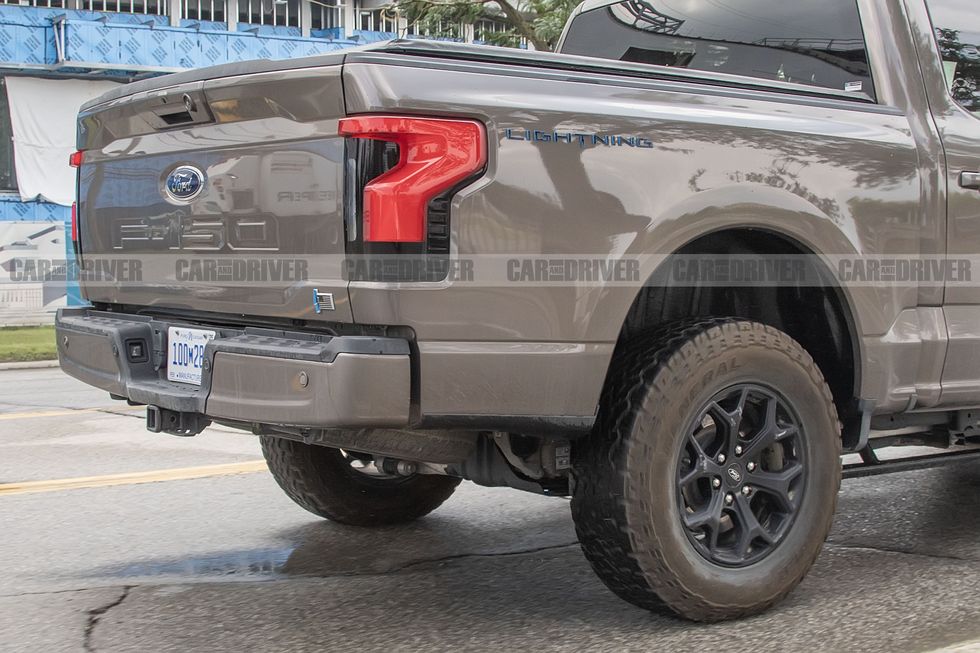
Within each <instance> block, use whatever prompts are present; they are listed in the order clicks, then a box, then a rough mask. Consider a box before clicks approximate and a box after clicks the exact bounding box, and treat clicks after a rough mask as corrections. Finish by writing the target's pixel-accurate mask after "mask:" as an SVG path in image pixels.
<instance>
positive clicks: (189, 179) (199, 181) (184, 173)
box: [164, 166, 204, 202]
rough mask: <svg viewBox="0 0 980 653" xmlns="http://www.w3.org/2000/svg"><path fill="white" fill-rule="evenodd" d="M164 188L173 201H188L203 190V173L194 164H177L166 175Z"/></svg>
mask: <svg viewBox="0 0 980 653" xmlns="http://www.w3.org/2000/svg"><path fill="white" fill-rule="evenodd" d="M164 189H165V190H166V191H167V196H168V197H169V198H170V199H172V200H174V201H175V202H190V201H191V200H192V199H194V198H195V197H197V196H198V195H200V194H201V191H202V190H204V173H203V172H201V171H200V170H198V169H197V168H195V167H194V166H178V167H176V168H174V169H173V170H171V171H170V174H169V175H167V180H166V182H165V184H164Z"/></svg>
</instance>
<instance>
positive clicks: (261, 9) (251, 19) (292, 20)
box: [238, 0, 299, 27]
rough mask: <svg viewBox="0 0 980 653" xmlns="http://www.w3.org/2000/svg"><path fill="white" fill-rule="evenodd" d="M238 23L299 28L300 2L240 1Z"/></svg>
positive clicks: (296, 0)
mask: <svg viewBox="0 0 980 653" xmlns="http://www.w3.org/2000/svg"><path fill="white" fill-rule="evenodd" d="M238 21H239V22H240V23H252V24H253V25H278V26H280V27H299V0H238Z"/></svg>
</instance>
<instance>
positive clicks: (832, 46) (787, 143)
mask: <svg viewBox="0 0 980 653" xmlns="http://www.w3.org/2000/svg"><path fill="white" fill-rule="evenodd" d="M978 45H980V13H978V12H977V11H976V6H975V4H974V0H819V1H817V0H806V1H804V2H796V3H787V2H776V1H775V0H744V1H742V2H738V3H731V2H711V3H704V2H695V1H694V0H671V1H670V2H669V3H668V2H665V1H661V0H615V1H613V2H610V1H609V0H587V1H586V2H585V3H584V4H582V5H581V6H580V7H578V9H577V10H576V11H575V12H574V14H573V16H572V17H571V19H570V20H569V22H568V24H567V26H566V28H565V33H564V35H563V36H562V39H561V42H560V46H559V48H558V52H556V53H542V52H533V51H526V50H520V49H512V50H511V49H503V48H492V47H481V46H472V45H464V44H456V43H445V42H425V41H416V40H396V41H391V42H387V43H383V44H379V45H375V46H371V47H367V48H363V49H355V50H351V51H346V52H338V53H331V54H328V55H323V56H318V57H314V58H307V59H297V60H292V61H284V62H271V61H259V62H249V63H242V64H232V65H225V66H217V67H213V68H206V69H202V70H194V71H189V72H183V73H178V74H174V75H169V76H161V77H156V78H151V79H145V80H140V81H137V82H135V83H132V84H129V85H123V86H120V88H118V89H116V90H113V91H110V92H109V93H107V94H106V95H104V96H102V97H101V98H99V99H97V100H95V101H93V102H91V103H89V104H87V105H85V106H84V107H83V108H82V111H81V114H80V116H79V119H78V152H77V153H76V154H74V155H73V156H72V162H73V164H74V165H76V166H77V167H78V202H77V207H76V210H75V211H74V212H73V216H74V218H73V233H74V234H75V247H76V250H77V253H78V256H79V257H80V260H81V262H82V269H83V271H87V272H92V274H90V275H87V276H85V275H83V281H82V285H83V292H84V295H85V297H86V298H87V300H88V301H89V302H90V305H89V306H86V307H82V308H66V309H63V310H61V311H60V313H59V314H58V317H57V338H58V351H59V356H60V361H61V365H62V367H63V369H64V370H65V371H66V372H67V373H68V374H70V375H72V376H75V377H77V378H79V379H81V380H83V381H85V382H87V383H89V384H91V385H93V386H97V387H99V388H102V389H105V390H106V391H108V392H109V393H111V395H112V396H113V397H115V398H117V399H119V400H128V401H129V402H130V403H132V404H138V405H146V406H147V427H148V429H149V430H150V431H154V432H165V433H170V434H176V435H183V436H189V435H196V434H198V433H200V432H201V431H202V430H203V429H204V428H206V427H207V426H208V425H209V424H211V423H218V424H223V425H228V426H232V427H236V428H240V429H242V430H243V431H247V432H251V433H252V434H255V435H257V436H258V437H259V438H260V439H261V445H262V450H263V452H264V454H265V456H266V459H267V460H268V464H269V468H270V470H271V472H272V474H273V475H274V476H275V478H276V480H277V481H278V482H279V484H280V485H281V486H282V488H283V490H285V492H286V493H287V494H288V495H289V496H290V497H291V498H292V499H293V500H294V501H295V502H296V503H298V504H299V505H300V506H302V507H303V508H306V509H307V510H309V511H311V512H313V513H315V514H317V515H320V516H323V517H325V518H328V519H331V520H334V521H337V522H341V523H345V524H353V525H358V526H364V527H371V526H380V525H386V524H392V523H398V522H405V521H409V520H413V519H416V518H419V517H421V516H423V515H425V514H427V513H429V512H430V511H432V510H434V509H436V508H437V507H438V506H439V505H440V504H441V503H442V502H443V501H445V500H446V499H447V498H448V497H449V496H450V495H451V494H452V493H453V491H454V489H455V488H456V486H457V485H458V484H459V483H460V481H461V480H463V479H465V480H470V481H473V482H476V483H478V484H482V485H486V486H498V487H511V488H517V489H522V490H527V491H532V492H539V493H544V494H549V495H555V496H566V497H571V512H572V517H573V519H574V523H575V527H576V531H577V533H578V536H579V539H580V542H581V546H582V549H583V551H584V553H585V556H586V557H587V558H588V560H589V562H590V563H591V565H592V566H593V568H594V569H595V571H596V573H597V574H598V576H599V577H600V578H601V579H602V581H603V582H604V583H605V584H606V585H607V586H608V587H609V588H610V589H611V590H612V591H613V592H615V593H616V594H618V595H619V596H620V597H622V598H623V599H625V600H626V601H629V602H631V603H633V604H635V605H637V606H641V607H643V608H647V609H650V610H655V611H661V612H666V613H669V614H674V615H679V616H682V617H686V618H689V619H694V620H701V621H714V620H721V619H727V618H735V617H740V616H745V615H749V614H754V613H757V612H760V611H762V610H764V609H766V608H768V607H769V606H772V605H773V604H775V603H776V602H778V601H779V600H780V599H782V598H783V597H785V596H786V595H787V594H788V593H789V592H790V591H791V590H792V589H793V588H794V586H796V585H797V584H798V583H799V582H800V580H801V579H802V578H803V576H804V575H805V573H806V572H807V571H808V569H809V568H810V567H811V565H812V564H813V562H814V560H815V559H816V557H817V555H818V553H819V552H820V550H821V548H822V546H823V542H824V541H825V539H826V536H827V534H828V531H829V529H830V527H831V522H832V519H833V515H834V510H835V506H836V498H837V494H838V491H839V488H840V483H841V478H842V477H847V476H849V475H851V476H853V475H862V474H872V473H879V472H884V471H894V470H896V469H910V468H916V467H924V466H930V465H940V464H946V463H948V462H949V461H951V460H958V461H959V462H961V463H962V462H964V459H975V458H977V449H978V444H980V439H978V438H980V412H978V411H980V287H978V286H977V285H976V284H973V283H972V271H973V268H972V267H971V264H972V257H973V256H974V255H975V254H976V253H978V252H980V174H978V173H980V57H978V56H977V52H978V50H977V47H978ZM120 261H123V262H128V264H127V265H116V264H118V263H119V262H120ZM736 263H737V265H736ZM113 271H115V272H113ZM910 444H914V445H919V446H930V447H936V448H938V449H941V450H942V451H937V452H935V453H930V454H928V455H925V456H924V457H912V458H909V457H907V456H906V457H903V458H898V459H890V458H888V457H887V456H882V457H879V456H878V455H877V453H876V452H880V451H881V449H882V448H883V447H891V446H896V445H910ZM892 451H894V450H892ZM901 451H905V452H907V451H908V450H901ZM845 453H851V454H854V455H852V456H851V457H850V458H843V459H842V455H843V454H845ZM858 456H859V458H860V459H859V460H857V458H858ZM848 460H854V462H847V461H848ZM844 463H846V464H844Z"/></svg>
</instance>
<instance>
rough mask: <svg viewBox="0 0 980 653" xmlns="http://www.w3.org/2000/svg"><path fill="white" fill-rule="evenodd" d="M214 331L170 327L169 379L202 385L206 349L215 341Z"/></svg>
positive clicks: (168, 339) (168, 335)
mask: <svg viewBox="0 0 980 653" xmlns="http://www.w3.org/2000/svg"><path fill="white" fill-rule="evenodd" d="M214 335H215V332H214V331H206V330H204V329H185V328H183V327H170V328H169V329H168V330H167V342H168V343H170V344H169V349H168V352H167V379H169V380H170V381H178V382H180V383H190V384H193V385H201V366H202V364H203V363H204V347H205V346H206V345H207V344H208V341H209V340H213V339H214Z"/></svg>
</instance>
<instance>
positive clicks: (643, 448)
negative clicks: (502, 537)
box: [571, 319, 841, 621]
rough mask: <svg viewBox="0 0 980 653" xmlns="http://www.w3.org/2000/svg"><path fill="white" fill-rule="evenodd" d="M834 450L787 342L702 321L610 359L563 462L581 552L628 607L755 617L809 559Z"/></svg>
mask: <svg viewBox="0 0 980 653" xmlns="http://www.w3.org/2000/svg"><path fill="white" fill-rule="evenodd" d="M840 446H841V440H840V424H839V422H838V419H837V412H836V409H835V407H834V403H833V398H832V396H831V393H830V389H829V388H828V386H827V384H826V383H825V382H824V379H823V377H822V375H821V373H820V371H819V369H818V368H817V366H816V364H815V363H814V362H813V359H812V358H810V356H809V355H808V354H807V353H806V351H804V350H803V348H802V347H801V346H800V345H799V344H798V343H797V342H796V341H794V340H793V339H792V338H790V337H789V336H788V335H786V334H785V333H782V332H780V331H778V330H776V329H773V328H771V327H768V326H764V325H762V324H758V323H754V322H747V321H740V320H735V319H707V320H704V321H701V322H697V323H688V324H686V325H684V326H677V327H674V328H672V329H669V330H668V331H667V332H666V333H664V334H663V335H661V336H658V337H652V338H647V339H645V340H643V339H641V340H639V341H637V342H636V343H635V344H634V345H633V346H631V347H628V348H627V351H623V352H621V353H620V354H618V355H617V357H616V360H615V361H614V362H613V367H612V368H611V371H610V376H609V379H608V381H607V384H606V388H605V389H604V390H603V397H602V400H601V403H600V409H599V416H598V420H597V423H596V428H595V429H594V431H593V433H592V435H591V437H590V438H588V439H587V440H585V441H583V442H582V443H581V444H580V445H579V446H577V447H576V449H575V451H574V460H573V464H574V481H575V482H574V488H573V498H572V506H571V507H572V516H573V518H574V520H575V528H576V531H577V533H578V536H579V540H580V542H581V544H582V549H583V551H584V553H585V555H586V557H587V558H588V560H589V562H590V563H591V564H592V567H593V569H594V570H595V572H596V573H597V574H598V576H599V577H600V578H601V579H602V581H603V582H604V583H605V584H606V585H607V586H608V587H609V588H610V589H611V590H612V591H613V592H615V593H616V594H617V595H619V596H620V597H622V598H623V599H625V600H627V601H629V602H630V603H633V604H635V605H637V606H640V607H643V608H646V609H649V610H653V611H657V612H665V613H670V614H675V615H680V616H682V617H686V618H688V619H692V620H696V621H719V620H723V619H731V618H736V617H743V616H747V615H751V614H755V613H758V612H761V611H763V610H765V609H767V608H768V607H770V606H772V605H773V604H774V603H776V602H778V601H779V600H781V599H782V598H783V597H785V596H786V595H787V594H788V593H789V592H790V591H791V590H792V589H793V588H794V587H795V586H796V585H797V584H798V583H799V582H800V581H801V580H802V578H803V576H804V575H805V574H806V572H807V571H808V570H809V569H810V567H811V566H812V565H813V563H814V561H815V560H816V557H817V555H818V554H819V553H820V550H821V548H822V545H823V542H824V541H825V539H826V537H827V534H828V532H829V530H830V527H831V522H832V520H833V515H834V509H835V507H836V502H837V493H838V490H839V488H840V470H841V468H840ZM719 461H721V462H719Z"/></svg>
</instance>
